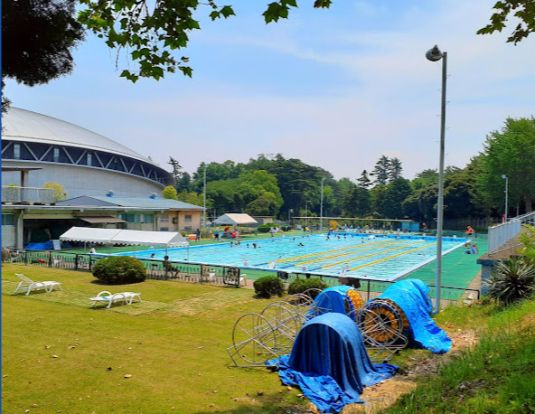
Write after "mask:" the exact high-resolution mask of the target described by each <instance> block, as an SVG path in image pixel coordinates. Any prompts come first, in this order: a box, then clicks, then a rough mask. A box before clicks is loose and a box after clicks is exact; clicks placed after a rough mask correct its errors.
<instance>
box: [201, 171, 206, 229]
mask: <svg viewBox="0 0 535 414" xmlns="http://www.w3.org/2000/svg"><path fill="white" fill-rule="evenodd" d="M202 194H203V195H202V198H203V207H204V210H203V212H202V227H203V228H204V229H206V163H204V178H203V190H202Z"/></svg>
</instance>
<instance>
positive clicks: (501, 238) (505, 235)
mask: <svg viewBox="0 0 535 414" xmlns="http://www.w3.org/2000/svg"><path fill="white" fill-rule="evenodd" d="M523 224H531V225H534V224H535V211H532V212H531V213H527V214H524V215H522V216H518V217H515V218H513V219H511V220H509V221H508V222H507V223H502V224H498V225H496V226H493V227H489V235H488V243H489V244H488V246H489V247H488V252H489V254H492V253H495V252H497V251H498V250H499V249H500V247H502V246H503V245H504V244H505V243H507V242H508V241H509V240H512V239H514V238H515V237H516V236H517V235H518V234H519V233H520V230H521V228H522V225H523Z"/></svg>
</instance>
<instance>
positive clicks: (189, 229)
mask: <svg viewBox="0 0 535 414" xmlns="http://www.w3.org/2000/svg"><path fill="white" fill-rule="evenodd" d="M192 230H193V228H192V227H191V226H184V231H192Z"/></svg>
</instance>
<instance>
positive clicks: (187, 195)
mask: <svg viewBox="0 0 535 414" xmlns="http://www.w3.org/2000/svg"><path fill="white" fill-rule="evenodd" d="M176 199H177V200H179V201H183V202H184V203H189V204H194V205H196V206H202V205H203V204H204V200H203V196H202V194H197V193H196V192H194V191H183V192H180V193H178V194H177V196H176ZM211 206H212V203H211V200H210V199H209V198H208V197H206V208H209V207H211Z"/></svg>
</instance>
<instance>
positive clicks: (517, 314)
mask: <svg viewBox="0 0 535 414" xmlns="http://www.w3.org/2000/svg"><path fill="white" fill-rule="evenodd" d="M437 319H438V322H439V324H440V325H442V326H444V325H446V324H447V325H450V326H454V327H457V329H462V328H476V329H477V330H478V331H479V333H480V334H481V339H480V342H479V344H478V345H477V346H476V347H475V348H474V349H472V350H465V351H464V352H461V353H460V354H457V355H456V356H455V357H453V358H452V359H451V360H450V361H448V363H447V364H445V365H443V366H442V367H441V369H440V370H439V372H438V375H436V376H432V377H428V376H423V377H420V379H419V381H418V386H417V388H416V389H415V390H414V391H413V392H412V393H409V394H407V395H405V396H404V397H402V398H401V399H399V400H398V402H397V403H396V404H395V405H394V406H392V407H391V408H390V409H388V410H386V411H385V413H389V414H401V413H429V414H434V413H436V414H440V413H466V414H516V413H526V414H527V413H534V412H535V299H532V300H530V301H524V302H521V303H519V304H517V305H515V306H511V307H509V308H499V307H496V306H494V305H486V306H475V307H472V308H468V309H467V308H465V307H450V308H448V309H447V310H446V311H444V312H443V313H441V314H440V315H439V316H438V318H437Z"/></svg>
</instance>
